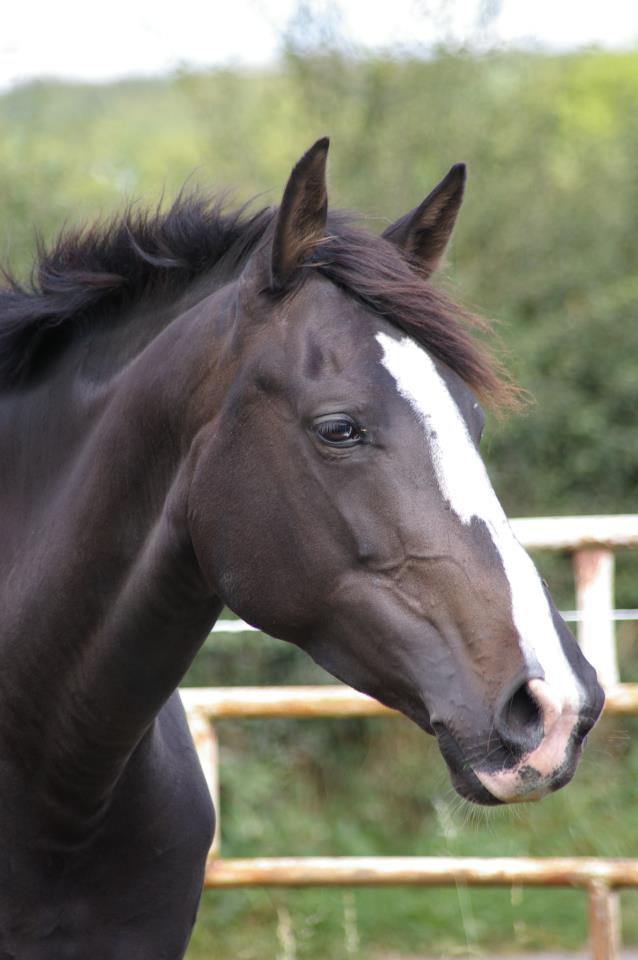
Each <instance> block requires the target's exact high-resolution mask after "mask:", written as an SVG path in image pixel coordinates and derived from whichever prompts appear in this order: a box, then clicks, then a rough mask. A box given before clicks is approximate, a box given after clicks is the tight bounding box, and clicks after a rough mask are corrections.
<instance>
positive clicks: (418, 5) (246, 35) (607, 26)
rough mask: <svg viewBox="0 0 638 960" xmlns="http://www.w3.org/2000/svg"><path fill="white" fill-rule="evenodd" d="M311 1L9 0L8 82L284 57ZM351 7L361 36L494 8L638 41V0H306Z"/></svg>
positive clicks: (0, 55) (459, 37)
mask: <svg viewBox="0 0 638 960" xmlns="http://www.w3.org/2000/svg"><path fill="white" fill-rule="evenodd" d="M298 4H299V0H208V2H206V0H179V2H176V0H170V2H167V0H109V2H108V3H104V4H94V3H91V2H87V0H55V2H54V3H50V2H46V0H21V2H16V3H9V2H8V0H5V4H3V10H2V17H1V28H0V29H1V33H0V88H5V89H6V88H7V87H10V86H12V85H14V84H16V83H19V82H22V81H24V80H28V79H33V78H37V77H59V78H68V79H82V80H92V81H104V80H111V79H115V78H119V77H125V76H140V75H155V74H161V73H165V72H167V71H171V70H175V69H176V68H178V67H192V68H206V67H210V66H215V65H222V64H234V65H247V66H251V65H262V64H267V63H271V62H273V61H274V60H276V58H277V55H278V53H279V51H280V50H281V44H282V36H283V33H284V32H285V28H286V25H287V24H288V23H289V21H290V17H291V16H292V15H293V13H294V11H295V9H296V7H297V6H298ZM305 4H306V6H308V7H310V8H311V9H312V10H313V11H314V12H315V14H316V15H318V16H321V13H322V11H326V10H330V9H332V10H333V11H334V10H337V11H338V14H339V23H340V35H343V36H344V37H346V38H347V40H348V41H349V42H350V43H351V44H353V45H355V46H356V47H364V48H365V47H368V48H373V49H374V48H376V49H378V48H382V47H387V46H399V47H402V48H403V49H406V50H409V49H412V50H414V49H416V50H421V51H427V49H428V48H429V47H431V46H432V44H433V43H435V42H437V41H438V42H440V41H441V40H450V39H451V40H453V41H456V42H463V41H466V40H467V39H468V37H470V36H474V37H476V27H477V22H478V11H480V10H481V9H482V10H484V11H485V10H487V11H489V10H490V9H492V11H493V12H494V11H495V13H494V15H493V17H492V18H488V21H489V22H488V26H487V27H486V28H485V32H484V37H485V38H486V40H487V42H489V43H490V44H517V45H521V44H524V45H534V46H541V47H547V48H550V49H560V50H564V49H572V48H574V47H579V46H586V45H592V44H596V45H599V46H603V47H611V48H619V47H620V48H627V47H632V46H636V44H637V43H638V3H631V2H628V0H605V2H604V3H594V2H592V0H589V2H588V0H392V3H390V4H387V3H381V2H378V0H376V2H375V0H305Z"/></svg>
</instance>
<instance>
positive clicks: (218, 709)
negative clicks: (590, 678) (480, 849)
mask: <svg viewBox="0 0 638 960" xmlns="http://www.w3.org/2000/svg"><path fill="white" fill-rule="evenodd" d="M512 526H513V527H514V531H515V533H516V535H517V537H518V539H519V540H520V541H521V543H522V544H523V545H524V546H525V547H526V548H527V549H529V550H553V551H560V552H568V553H570V554H571V555H572V558H573V566H574V577H575V584H576V600H577V603H576V606H577V609H576V610H575V611H571V612H568V613H567V616H568V618H569V619H572V620H575V621H576V622H577V634H578V639H579V642H580V643H581V645H582V647H583V649H584V651H585V653H586V655H587V657H588V659H589V660H590V661H591V662H592V663H593V664H594V665H595V667H596V669H597V670H598V674H599V677H600V678H601V680H602V682H603V684H604V686H605V688H606V694H607V698H606V704H605V712H606V713H607V714H612V715H625V716H627V715H636V714H638V683H619V672H618V659H617V651H616V644H615V630H614V623H615V620H618V619H638V611H636V610H627V611H615V610H614V600H613V598H614V551H615V550H617V549H621V548H627V547H634V548H635V547H638V515H633V514H632V515H624V516H606V517H604V516H603V517H547V518H530V519H519V520H513V521H512ZM217 629H218V630H219V632H221V631H222V630H224V629H225V630H233V631H237V630H249V629H251V628H250V627H248V626H246V625H245V624H241V623H238V622H237V621H230V622H228V623H226V624H219V625H218V628H217ZM181 694H182V699H183V701H184V705H185V707H186V710H187V713H188V717H189V723H190V726H191V731H192V733H193V737H194V740H195V745H196V747H197V752H198V755H199V758H200V761H201V764H202V769H203V770H204V774H205V776H206V780H207V782H208V785H209V788H210V791H211V795H212V797H213V800H214V803H215V807H216V810H217V814H218V827H217V834H216V837H215V841H214V844H213V846H212V848H211V852H210V856H209V859H208V864H207V868H206V881H205V882H206V886H207V887H254V886H295V887H308V886H389V885H393V886H402V885H406V886H407V885H410V886H455V885H456V884H467V885H472V886H503V885H509V884H521V885H522V884H527V885H533V886H571V887H580V888H583V889H584V890H586V891H587V895H588V904H589V911H588V918H589V932H590V947H591V955H592V958H593V960H616V958H617V957H618V950H619V940H620V936H619V929H620V919H619V908H618V890H619V889H621V888H623V887H638V859H603V858H595V857H594V858H588V857H568V858H561V857H546V858H535V859H531V858H522V857H514V858H505V857H486V858H482V857H481V858H479V857H271V858H263V857H262V858H255V859H248V858H246V859H241V860H237V859H235V860H230V859H225V858H222V857H220V843H221V830H220V824H221V818H220V816H219V813H220V804H219V749H218V740H217V734H216V730H215V726H214V721H215V720H217V719H221V718H228V717H261V718H266V717H354V716H357V717H360V716H381V715H387V716H392V715H396V714H394V711H392V710H389V709H388V708H387V707H384V706H382V705H381V704H380V703H378V701H376V700H373V699H371V698H370V697H366V696H364V695H363V694H360V693H357V692H355V691H354V690H351V689H350V688H349V687H346V686H343V685H340V686H320V687H226V688H209V687H201V688H194V687H190V688H183V689H182V691H181Z"/></svg>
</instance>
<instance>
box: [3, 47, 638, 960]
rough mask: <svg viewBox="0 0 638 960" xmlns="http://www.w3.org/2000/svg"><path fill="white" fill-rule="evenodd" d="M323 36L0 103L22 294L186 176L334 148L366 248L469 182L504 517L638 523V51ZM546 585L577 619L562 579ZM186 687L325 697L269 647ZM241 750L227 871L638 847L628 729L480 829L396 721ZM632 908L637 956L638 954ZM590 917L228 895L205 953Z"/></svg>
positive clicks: (214, 901)
mask: <svg viewBox="0 0 638 960" xmlns="http://www.w3.org/2000/svg"><path fill="white" fill-rule="evenodd" d="M315 39H317V38H315ZM318 39H319V40H320V41H321V42H320V43H314V44H313V45H311V47H308V48H303V47H302V48H300V45H299V43H298V42H293V41H294V40H295V38H294V37H291V40H290V42H289V43H288V45H287V48H286V54H285V57H284V60H283V62H282V64H281V66H280V67H279V68H278V69H277V70H272V71H270V72H264V71H254V72H252V73H251V72H244V73H241V72H236V71H233V70H227V69H226V70H217V71H214V72H211V73H208V74H189V73H183V74H179V75H176V76H174V77H172V78H170V79H166V80H157V81H147V82H127V83H118V84H113V85H110V86H104V87H89V86H81V85H63V84H32V85H29V86H25V87H22V88H18V89H16V90H13V91H12V92H10V93H8V94H5V95H4V96H2V97H1V98H0V256H1V259H2V260H4V261H8V260H10V261H11V263H12V264H13V266H14V267H15V268H16V269H17V270H18V272H19V273H20V274H22V275H25V274H26V273H27V272H28V269H29V266H30V262H31V258H32V254H33V249H34V231H35V229H36V227H37V228H38V229H39V230H40V231H41V232H42V234H43V235H44V237H45V238H50V237H51V236H52V235H53V234H55V233H56V232H57V230H59V229H60V227H61V226H63V225H64V224H65V223H73V222H78V221H79V222H81V221H84V220H86V219H87V218H92V217H93V216H95V214H100V215H101V216H106V215H109V213H110V212H112V211H113V210H115V209H118V208H119V209H121V207H122V206H123V204H125V203H126V202H130V201H131V200H133V199H135V198H138V197H140V196H141V197H142V198H143V199H144V198H145V200H146V201H147V202H150V203H153V204H154V203H156V202H157V201H158V198H159V197H160V196H162V195H164V196H165V197H166V198H170V197H171V196H173V195H174V194H175V192H176V191H177V190H178V189H179V188H180V186H181V185H182V183H183V182H184V181H185V180H187V178H189V177H190V178H191V181H190V182H191V183H194V184H198V183H199V184H201V185H203V186H206V187H213V188H215V189H225V188H232V189H233V194H232V196H233V197H234V199H235V201H236V202H243V201H244V200H246V199H247V198H249V197H251V196H253V195H256V194H262V197H261V198H260V202H262V203H270V202H277V200H278V198H279V194H280V191H281V189H282V186H283V182H284V179H285V177H286V175H287V172H288V170H289V169H290V166H291V164H292V162H293V161H294V160H295V159H296V157H297V156H298V155H299V154H300V153H301V152H302V151H303V150H304V149H305V148H306V147H307V146H308V145H309V144H310V143H311V142H312V141H313V140H314V139H316V138H317V137H318V136H320V135H322V134H324V133H329V134H330V135H331V136H332V139H333V150H332V156H331V161H330V163H331V181H332V188H331V201H332V203H333V204H334V205H337V206H338V205H342V206H348V207H352V208H354V209H357V210H360V211H362V213H363V215H364V216H365V218H366V222H367V224H368V226H369V227H370V229H372V230H380V229H382V227H383V225H384V224H385V223H386V222H388V220H390V219H391V218H394V217H395V216H397V215H399V214H401V213H403V212H404V211H405V210H407V209H409V208H410V207H412V206H414V205H415V204H416V203H418V202H419V200H420V199H421V198H422V197H423V195H424V194H425V193H426V192H427V191H428V190H429V189H430V188H431V187H432V186H433V185H434V183H436V182H437V181H438V180H439V179H440V177H441V176H442V175H443V174H444V173H445V171H446V170H447V169H448V167H449V166H450V165H451V164H452V163H453V162H455V161H457V160H466V161H467V162H468V163H469V165H470V171H471V179H470V184H469V190H468V197H467V201H466V204H465V207H464V210H463V212H462V214H461V218H460V223H459V227H458V235H457V237H456V239H455V242H454V247H453V251H452V254H451V259H450V264H451V265H450V268H449V270H448V275H447V277H443V279H442V282H443V283H445V284H446V285H448V286H452V288H453V291H454V292H455V293H456V295H458V296H460V297H461V298H462V299H463V300H464V301H465V302H466V303H469V304H471V305H475V306H476V308H477V309H479V310H481V311H483V312H485V313H486V314H487V315H488V316H493V317H496V318H498V320H499V333H500V337H501V339H502V342H503V346H504V349H505V353H506V355H507V356H508V358H509V359H508V363H509V365H510V366H511V367H512V368H513V370H514V372H515V374H516V376H517V378H518V379H519V381H520V382H521V384H522V385H523V387H525V388H526V389H527V390H529V391H530V392H531V393H532V394H533V395H534V397H535V402H534V403H533V404H532V405H530V407H529V409H528V411H527V412H526V413H525V414H524V415H522V416H521V415H519V416H515V417H511V418H509V419H505V420H503V421H501V422H498V423H493V424H492V425H491V427H490V429H489V431H488V433H487V435H486V440H485V444H484V446H485V452H486V458H487V460H488V462H489V465H490V469H491V472H492V475H493V476H494V478H495V481H496V485H497V488H498V490H499V493H500V494H501V497H502V499H503V501H504V504H505V506H506V508H507V509H508V511H509V512H510V513H512V514H518V515H522V514H533V513H543V514H551V513H578V512H583V513H592V512H610V513H614V512H622V511H632V510H635V509H636V501H635V492H636V489H637V488H638V444H637V443H636V442H635V440H634V436H635V432H636V431H635V421H636V419H637V417H638V392H637V390H636V385H637V384H638V324H637V322H636V314H637V306H638V279H637V278H638V269H637V267H638V263H637V260H638V244H637V241H636V229H635V223H634V221H635V211H636V209H637V207H638V202H637V201H638V178H637V177H636V169H635V163H636V156H637V153H638V149H637V148H638V111H637V110H636V108H635V104H636V103H637V102H638V55H637V54H634V53H627V54H614V55H612V54H603V53H597V52H589V53H581V54H575V55H570V56H557V57H548V56H541V55H532V54H520V53H519V54H499V55H489V56H487V55H486V56H484V57H470V56H463V55H460V54H459V55H452V54H451V53H449V52H445V51H442V52H440V54H438V55H437V56H434V57H432V58H431V59H429V60H427V61H426V60H415V59H392V58H390V57H386V58H381V57H379V58H374V57H367V58H361V57H356V56H347V55H346V54H344V53H343V52H340V51H339V49H338V48H337V47H335V46H334V45H332V44H331V42H330V41H331V38H330V37H329V36H328V37H321V36H320V37H319V38H318ZM312 50H315V51H316V50H319V52H318V53H317V52H315V53H313V52H312ZM452 281H454V285H453V284H452ZM542 564H543V567H544V570H545V572H546V574H547V575H548V576H549V579H550V582H552V583H554V584H556V585H557V587H558V593H559V598H560V602H561V604H565V605H571V604H572V603H573V598H572V596H571V587H570V585H569V577H570V574H569V568H568V565H567V564H566V562H565V561H564V560H560V559H558V560H555V561H552V560H547V559H543V560H542ZM619 570H620V577H619V592H618V603H619V605H621V606H638V602H637V594H636V580H637V574H638V567H637V565H636V563H635V561H633V560H631V559H629V558H621V560H620V562H619ZM621 641H622V650H623V653H624V655H625V657H626V660H625V663H626V664H627V665H628V666H626V668H625V669H626V670H628V671H630V670H634V669H638V643H637V638H636V633H635V631H634V630H633V629H632V628H631V626H628V627H626V628H623V631H622V635H621ZM240 647H241V654H239V655H238V652H237V651H238V650H239V649H240ZM634 675H635V674H634ZM627 676H628V677H630V676H631V673H628V674H627ZM189 679H190V682H197V683H289V682H322V681H324V680H326V679H327V678H326V677H325V675H323V674H320V673H319V671H318V670H316V668H314V666H313V665H312V664H309V663H308V662H307V661H306V660H305V659H303V658H302V657H301V655H300V654H299V653H298V652H297V651H296V650H293V649H292V648H289V647H287V646H285V645H284V644H276V643H274V642H272V641H268V640H265V639H264V638H260V637H253V638H251V639H249V640H247V641H246V640H245V639H242V640H241V641H239V640H238V639H237V638H232V639H231V638H229V639H226V640H221V641H217V642H216V644H215V645H214V646H212V647H210V646H207V647H206V648H205V650H204V651H203V653H202V655H201V657H200V659H199V660H198V661H197V663H196V664H195V666H194V667H193V670H192V672H191V674H190V678H189ZM221 733H222V761H223V762H222V771H223V800H222V822H223V838H224V841H223V842H224V852H225V853H226V854H228V855H256V854H259V853H263V854H274V853H279V854H286V853H290V854H293V853H294V854H320V853H326V854H345V853H351V854H375V853H378V854H387V853H395V854H400V853H405V854H411V853H422V854H446V853H454V854H469V853H480V854H551V853H556V854H558V853H564V854H567V853H582V854H598V853H599V854H605V855H610V856H614V855H625V854H635V852H636V846H637V844H638V822H637V813H636V809H637V807H636V803H635V786H634V784H635V783H636V781H637V778H638V738H637V737H636V734H638V729H636V724H635V723H633V722H629V721H624V722H622V723H620V722H617V723H615V724H611V723H606V724H605V725H603V726H602V727H601V728H600V729H599V731H598V732H597V733H596V734H595V735H594V736H593V737H592V743H591V744H590V748H589V750H588V756H587V759H586V761H585V762H584V764H583V766H582V768H581V770H580V772H579V774H578V776H577V780H576V783H575V785H574V786H572V787H570V788H569V789H568V790H566V791H561V792H560V793H559V794H557V795H555V796H553V797H551V798H549V799H548V800H546V801H544V802H543V803H542V804H541V805H538V806H532V807H529V808H528V807H525V808H523V809H521V810H520V811H518V812H515V813H514V814H512V813H511V812H503V811H501V812H498V813H496V814H493V815H490V816H488V817H487V818H486V819H483V817H477V818H476V819H474V817H475V816H476V815H475V814H472V815H470V814H469V813H468V812H467V811H466V810H465V809H464V808H459V806H458V804H457V801H456V800H455V799H453V798H452V796H451V792H450V788H449V786H448V781H447V775H446V773H445V771H444V768H443V763H442V760H441V759H440V757H439V756H438V754H437V751H436V748H435V745H434V744H433V743H432V742H431V741H430V740H429V739H428V738H425V737H424V736H423V734H421V733H420V732H419V731H417V730H416V729H414V730H413V729H412V728H411V727H410V726H409V725H408V724H407V723H403V722H401V721H384V722H380V721H379V722H377V721H375V722H373V721H367V722H364V721H342V722H338V721H325V722H319V721H313V723H308V722H301V721H298V722H296V723H295V722H283V721H271V722H264V723H256V722H248V721H247V722H245V723H232V724H231V723H228V724H226V725H223V729H222V731H221ZM629 733H631V734H632V735H633V738H631V737H629V736H628V734H629ZM468 818H469V823H467V822H465V821H467V820H468ZM628 896H631V897H633V901H630V902H633V904H634V909H633V910H626V911H625V916H626V931H625V933H626V939H627V940H628V941H629V942H638V911H637V910H635V894H631V895H628ZM584 906H585V902H584V898H583V896H582V894H580V893H578V892H573V891H552V892H547V891H543V890H535V891H534V890H525V891H512V892H510V891H477V890H464V889H459V890H454V889H452V890H437V889H433V890H405V889H400V890H383V891H359V892H356V893H355V894H352V893H347V892H346V893H344V892H339V891H325V890H319V891H305V892H300V891H297V892H285V891H279V892H276V893H273V892H268V891H248V892H225V893H209V894H207V895H206V897H205V901H204V906H203V909H202V914H201V919H200V922H199V925H198V929H197V932H196V935H195V939H194V942H193V946H192V948H191V951H190V953H189V956H190V957H191V958H192V960H197V958H202V960H204V958H207V960H222V958H230V957H232V958H237V960H240V958H241V960H252V958H259V960H262V958H269V957H282V958H284V957H288V956H296V957H297V958H298V960H306V958H307V960H311V958H317V960H318V958H324V957H326V956H330V957H333V958H335V960H338V958H341V957H343V958H353V957H356V958H363V957H370V958H371V957H373V956H380V955H381V953H382V951H383V950H384V949H386V948H387V949H388V950H390V949H392V950H405V951H417V950H420V951H425V952H429V953H432V954H435V953H437V952H443V951H445V952H446V953H447V954H449V955H454V954H458V953H459V952H461V951H463V950H466V951H468V952H470V953H479V952H480V951H481V950H482V951H484V952H487V954H488V955H491V953H492V951H493V949H494V948H495V947H498V948H499V949H506V948H508V947H517V948H519V949H536V948H541V947H544V946H547V947H549V946H554V945H556V946H564V947H576V946H578V945H579V944H580V943H581V942H582V940H583V938H584V936H585V921H584ZM357 944H358V945H357ZM293 947H294V949H293Z"/></svg>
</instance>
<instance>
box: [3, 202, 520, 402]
mask: <svg viewBox="0 0 638 960" xmlns="http://www.w3.org/2000/svg"><path fill="white" fill-rule="evenodd" d="M245 210H246V208H240V209H239V210H236V211H233V212H231V213H228V212H225V211H224V210H223V207H222V204H221V203H220V202H219V200H217V199H215V198H210V197H206V196H202V195H199V194H180V196H178V198H177V200H176V201H175V202H174V203H173V205H172V206H171V207H170V208H169V209H168V210H166V211H162V210H160V209H156V210H155V211H153V212H150V213H149V212H147V211H140V210H138V209H137V208H136V207H130V208H128V209H127V210H126V211H125V213H124V214H123V215H122V216H119V217H116V218H113V219H111V220H109V221H107V222H105V223H97V224H94V225H92V226H90V227H87V228H84V229H75V230H68V231H65V232H63V233H61V234H60V235H59V237H58V238H57V240H56V241H55V242H54V243H53V244H52V245H51V247H50V248H47V247H45V245H44V244H42V243H39V244H38V252H37V257H36V261H35V264H34V267H33V270H32V273H31V279H30V282H29V283H28V284H22V283H19V282H18V281H17V280H16V279H15V277H14V276H12V275H11V274H9V273H5V279H6V286H5V287H3V288H0V386H2V387H5V388H7V387H13V386H18V385H19V384H21V383H23V382H25V381H26V380H28V378H29V376H30V375H31V374H32V372H33V370H34V368H35V367H36V365H37V364H38V362H39V361H40V360H42V359H46V356H47V354H48V353H49V352H51V351H55V350H59V349H60V347H61V346H63V344H64V343H65V342H67V341H68V339H69V337H70V335H72V334H73V332H74V331H75V330H76V329H77V328H78V327H80V326H81V325H84V324H85V323H92V322H96V321H97V319H98V317H104V316H105V315H106V314H108V312H109V311H111V312H114V311H116V310H118V309H119V308H121V307H123V306H125V305H126V304H134V303H135V302H136V301H138V300H140V299H141V298H142V297H146V296H149V295H152V294H156V293H159V292H161V293H162V294H164V295H166V296H167V297H169V296H174V295H176V294H177V293H179V292H181V291H183V290H184V289H185V288H186V287H187V286H188V284H189V283H190V282H192V281H194V280H195V279H196V278H197V277H199V276H201V275H202V274H204V273H205V272H206V271H208V270H210V269H211V268H212V267H214V266H215V264H218V263H219V262H220V261H221V260H222V259H224V262H225V263H226V264H227V265H228V267H229V269H232V268H233V267H234V266H235V267H236V266H239V265H240V264H241V263H242V262H244V261H245V259H246V258H247V257H248V256H249V254H250V253H251V251H252V250H253V249H254V248H255V247H256V246H257V244H258V243H259V241H260V240H261V239H262V238H263V237H264V234H265V232H266V230H267V228H268V226H269V224H270V223H272V221H273V219H274V217H275V215H276V209H274V208H265V209H262V210H260V211H258V212H257V213H254V214H251V215H247V214H246V212H245ZM306 269H313V270H318V271H319V272H320V273H322V274H323V275H325V276H326V277H327V278H328V279H330V280H331V281H332V282H334V283H336V284H338V285H339V286H340V287H342V288H343V289H345V290H346V291H347V292H349V293H350V294H352V295H353V296H355V297H357V298H358V299H359V300H360V301H361V302H363V303H364V304H365V305H366V306H368V307H369V308H370V309H372V310H374V311H375V312H376V313H379V314H381V315H382V316H384V317H386V318H387V319H388V320H390V321H391V322H392V323H394V324H395V325H397V326H399V327H401V328H402V329H404V330H405V331H406V333H408V334H410V335H411V336H413V337H415V339H417V340H418V341H419V342H421V343H422V344H423V345H424V346H425V347H426V348H427V349H428V350H429V351H430V352H432V353H433V354H434V355H435V356H436V357H438V358H439V359H440V360H442V361H443V362H444V363H446V364H447V365H448V366H449V367H451V368H452V369H453V370H455V371H456V372H457V373H458V374H459V376H461V377H462V379H464V380H465V381H466V382H467V383H469V384H470V386H472V387H473V388H474V389H475V390H476V391H477V392H478V393H479V394H480V395H481V396H482V397H483V398H484V399H485V400H486V401H487V402H490V403H491V404H492V405H495V404H496V405H498V404H499V403H503V402H505V403H507V402H510V401H511V400H512V397H513V393H514V391H513V388H512V387H511V384H510V382H509V380H508V379H507V376H506V375H504V374H503V372H502V370H501V368H500V366H499V364H498V363H497V362H496V361H495V360H494V359H493V358H492V357H491V356H490V354H489V353H488V352H487V351H486V350H485V349H484V348H483V347H482V346H481V345H480V343H479V342H478V341H477V340H476V338H475V337H474V336H473V335H472V333H471V327H472V326H477V325H478V327H479V328H482V329H483V330H485V329H489V327H488V325H487V324H486V323H485V322H484V321H482V320H479V319H477V318H476V317H474V316H473V315H470V314H468V313H467V312H466V311H464V310H463V309H462V308H460V307H459V306H458V305H457V304H455V303H453V302H452V301H451V300H450V299H448V298H447V297H446V296H445V295H444V294H442V293H441V292H440V291H438V290H436V289H435V288H434V287H432V286H431V285H430V284H429V283H426V282H425V281H424V280H422V279H421V278H420V277H419V276H418V275H417V274H416V272H415V271H413V270H412V269H411V268H410V266H409V264H408V262H407V261H406V260H405V259H404V258H403V257H402V256H401V255H400V254H399V252H398V251H395V249H394V248H393V247H392V246H391V245H390V244H389V242H388V241H386V240H383V239H381V238H378V237H374V236H372V235H371V234H369V233H367V232H364V231H361V230H357V229H354V228H353V227H351V226H350V225H349V224H348V221H347V219H346V218H345V217H344V216H343V215H341V214H337V215H332V216H331V217H330V218H329V229H328V235H327V237H326V239H325V240H324V241H323V242H322V243H321V245H320V246H319V247H318V248H317V249H316V251H315V255H314V256H313V258H312V260H311V262H310V263H309V264H308V265H307V267H306Z"/></svg>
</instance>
